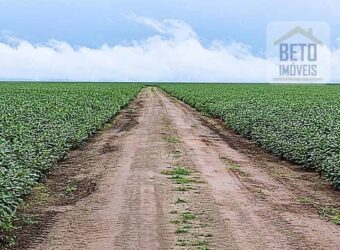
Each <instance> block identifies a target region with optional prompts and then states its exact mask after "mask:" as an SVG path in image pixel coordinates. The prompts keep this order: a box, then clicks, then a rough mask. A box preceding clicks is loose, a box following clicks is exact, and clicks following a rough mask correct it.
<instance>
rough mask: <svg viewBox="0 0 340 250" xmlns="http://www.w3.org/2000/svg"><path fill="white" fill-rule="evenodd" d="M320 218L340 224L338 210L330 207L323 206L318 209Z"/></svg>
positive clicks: (339, 211)
mask: <svg viewBox="0 0 340 250" xmlns="http://www.w3.org/2000/svg"><path fill="white" fill-rule="evenodd" d="M319 215H320V216H321V218H324V219H327V220H330V221H331V222H333V223H334V224H336V225H340V210H339V209H336V208H332V207H323V208H321V209H319Z"/></svg>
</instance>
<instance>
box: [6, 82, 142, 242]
mask: <svg viewBox="0 0 340 250" xmlns="http://www.w3.org/2000/svg"><path fill="white" fill-rule="evenodd" d="M141 88H142V85H138V84H74V83H67V84H47V83H45V84H43V83H39V84H32V83H26V84H24V83H17V84H16V83H12V84H0V95H1V99H0V242H1V234H2V233H3V232H8V231H11V230H12V229H13V226H12V221H13V217H14V215H15V211H16V208H17V207H18V206H19V204H20V203H21V201H22V197H23V195H26V194H28V193H29V192H30V191H31V189H32V187H33V186H34V185H35V184H36V183H37V181H38V180H39V179H40V178H41V176H42V175H44V174H46V173H47V172H48V171H49V170H50V169H51V167H53V165H54V164H55V163H56V162H57V161H58V160H60V159H62V158H63V157H64V156H65V155H66V154H67V152H68V151H69V150H70V149H72V148H75V147H77V146H79V145H81V143H82V142H84V140H86V139H87V138H88V137H89V136H91V135H93V134H94V133H95V132H96V131H97V130H98V129H101V128H103V127H104V126H105V123H107V122H108V121H110V120H111V119H112V118H113V117H114V116H115V115H116V114H117V112H118V111H119V110H120V109H121V108H122V107H123V106H125V105H127V104H128V103H129V102H130V101H131V100H132V99H133V98H134V96H135V95H136V94H137V93H138V92H139V91H140V89H141ZM106 127H107V126H106ZM74 191H75V190H74V188H72V187H71V188H67V189H66V190H65V192H66V193H72V192H74Z"/></svg>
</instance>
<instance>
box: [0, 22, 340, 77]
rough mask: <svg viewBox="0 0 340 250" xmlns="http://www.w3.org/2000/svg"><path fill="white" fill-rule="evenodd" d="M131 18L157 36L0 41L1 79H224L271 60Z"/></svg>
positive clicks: (175, 26) (252, 72)
mask: <svg viewBox="0 0 340 250" xmlns="http://www.w3.org/2000/svg"><path fill="white" fill-rule="evenodd" d="M130 18H132V19H133V20H135V21H137V22H140V23H143V24H145V25H148V26H149V27H151V28H153V29H154V30H155V31H156V32H158V35H155V36H152V37H149V38H147V39H145V40H142V41H134V42H132V43H131V44H130V45H119V44H118V45H114V46H108V45H103V46H102V47H101V48H98V49H92V48H87V47H80V48H73V47H72V46H70V45H69V44H68V43H66V42H61V41H56V40H51V41H49V42H48V43H47V44H31V43H29V42H27V41H24V40H17V39H14V40H12V41H11V42H0V55H1V58H0V79H3V80H9V79H33V80H73V81H219V82H232V81H234V82H259V81H265V79H266V68H267V66H268V62H267V61H266V60H265V59H264V58H261V57H258V56H254V55H253V54H252V53H251V52H250V47H249V45H246V44H242V43H232V44H224V43H221V42H218V41H214V42H212V43H211V45H210V46H208V47H206V46H203V45H202V43H200V41H199V39H198V37H197V35H196V33H195V32H194V31H193V29H192V28H191V27H190V26H189V25H187V24H186V23H184V22H183V21H180V20H173V19H168V20H164V21H158V20H155V19H149V18H145V17H138V16H132V17H131V16H130ZM13 41H14V42H13ZM333 59H335V60H337V64H339V61H340V60H339V59H340V51H339V50H338V51H336V52H334V53H333ZM337 77H339V76H337ZM338 79H339V78H338Z"/></svg>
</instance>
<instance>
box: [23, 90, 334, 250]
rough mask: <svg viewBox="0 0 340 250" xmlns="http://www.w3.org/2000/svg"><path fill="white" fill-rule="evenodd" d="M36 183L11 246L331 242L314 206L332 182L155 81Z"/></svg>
mask: <svg viewBox="0 0 340 250" xmlns="http://www.w3.org/2000/svg"><path fill="white" fill-rule="evenodd" d="M176 170H180V171H184V173H182V174H181V173H177V174H176V173H175V171H176ZM65 183H67V185H68V187H69V188H68V189H65V185H66V184H65ZM45 185H46V186H47V187H48V190H50V191H49V192H50V194H49V195H47V198H46V202H45V203H44V204H43V205H41V206H40V208H37V207H39V206H37V205H34V206H35V207H36V208H35V209H32V211H33V210H34V211H35V213H37V211H39V213H40V215H41V216H42V218H43V219H42V220H41V223H40V224H39V226H38V227H37V228H35V230H36V231H35V232H34V231H33V232H34V233H35V234H36V233H38V234H39V236H36V235H35V236H34V235H32V232H31V235H29V232H28V235H26V237H22V239H25V240H23V242H25V243H21V245H20V244H19V246H20V248H23V249H44V250H45V249H101V250H104V249H145V250H149V249H340V228H339V226H337V225H335V224H334V223H332V222H331V221H329V220H327V218H321V217H320V215H319V212H320V211H321V209H323V208H324V207H327V206H336V207H337V206H339V204H340V201H339V193H338V192H336V191H333V190H331V188H329V187H328V186H327V184H325V183H324V182H323V181H322V180H319V179H318V178H317V176H316V174H314V173H307V172H303V171H300V170H299V169H297V168H296V167H294V166H292V165H290V164H289V163H286V162H284V161H281V160H279V159H276V158H275V157H272V156H270V155H268V154H267V153H265V152H263V151H261V150H260V149H258V148H257V147H256V146H255V145H253V144H252V142H250V141H248V140H246V139H243V138H241V137H240V136H239V135H237V134H235V133H233V132H232V131H230V130H228V129H226V128H223V125H222V124H221V123H220V122H219V121H217V120H214V119H211V118H207V117H203V116H201V115H200V114H198V113H197V112H196V111H195V110H193V109H192V108H190V107H188V106H187V105H186V104H184V103H182V102H179V101H177V100H176V99H174V98H172V97H169V96H168V95H167V94H166V93H164V92H163V91H161V90H159V89H158V88H152V87H149V88H145V89H144V90H143V91H142V92H141V93H140V94H139V96H138V97H137V98H136V100H135V101H134V102H133V103H132V104H131V105H130V106H129V107H127V108H126V109H125V110H124V111H123V112H122V113H121V114H120V115H119V116H118V117H117V118H116V119H115V120H114V123H113V125H112V127H111V126H109V127H108V128H106V129H105V130H104V131H102V133H100V134H99V135H97V136H95V137H94V138H93V139H92V140H91V141H89V142H88V143H87V144H86V145H85V146H84V147H83V148H82V149H78V150H75V151H72V152H71V153H70V155H69V156H68V157H67V158H66V159H65V160H64V161H62V162H61V163H60V166H58V167H57V168H56V169H55V170H54V171H53V172H52V173H51V175H50V176H49V178H48V179H47V180H46V183H45ZM57 185H64V186H63V187H56V186H57ZM72 185H73V186H72ZM72 187H73V188H72ZM65 190H66V191H65ZM84 190H85V191H84ZM65 192H66V193H65ZM72 192H74V194H73V193H72ZM40 195H41V192H40ZM36 199H37V198H36V197H33V198H32V200H36ZM64 200H66V201H67V202H64ZM34 206H33V207H34ZM19 239H20V237H19ZM19 243H20V241H19Z"/></svg>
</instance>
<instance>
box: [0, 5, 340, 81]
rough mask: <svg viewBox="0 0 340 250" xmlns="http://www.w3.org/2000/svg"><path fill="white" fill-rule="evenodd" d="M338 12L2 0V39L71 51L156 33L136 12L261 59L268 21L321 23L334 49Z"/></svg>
mask: <svg viewBox="0 0 340 250" xmlns="http://www.w3.org/2000/svg"><path fill="white" fill-rule="evenodd" d="M339 13H340V1H337V0H313V1H310V0H309V1H307V0H295V1H287V0H256V1H254V0H242V1H240V0H224V1H222V0H209V1H201V0H167V1H163V0H157V1H156V0H144V1H136V0H101V1H98V0H97V1H94V0H0V41H2V43H3V44H8V43H9V42H8V40H9V38H15V39H19V40H22V41H25V42H28V43H30V44H31V45H32V46H38V45H41V44H47V43H49V41H51V40H56V41H60V42H65V43H67V44H68V45H69V46H71V47H72V48H74V49H77V48H79V47H86V48H88V49H97V48H101V47H102V46H103V45H104V44H106V45H108V46H117V45H120V46H124V45H126V46H128V45H129V44H130V45H131V44H133V43H134V42H141V41H145V40H146V39H149V38H150V37H153V36H156V35H159V32H158V31H157V30H155V29H154V28H153V27H150V25H145V23H144V22H140V21H136V18H131V17H135V16H137V17H143V18H149V19H151V20H158V21H160V22H162V21H163V20H166V19H172V20H178V21H181V22H183V23H184V24H185V25H187V26H189V27H191V29H192V30H193V31H194V32H195V34H196V36H197V40H198V41H199V42H200V43H201V45H202V46H203V47H204V46H210V45H211V43H213V42H216V41H218V42H220V43H223V44H229V45H230V44H235V43H236V44H237V43H241V44H244V45H247V49H248V50H249V51H250V52H251V53H252V55H254V56H260V57H261V56H263V55H264V51H265V41H266V26H267V24H268V23H269V22H271V21H296V20H299V21H325V22H327V23H328V24H329V25H330V28H331V43H332V48H333V49H334V50H335V49H337V48H338V47H340V46H339V38H340V18H339ZM0 60H1V59H0ZM2 75H6V74H2ZM36 75H37V76H38V75H39V74H36ZM0 77H1V72H0ZM3 78H4V77H3ZM5 78H6V77H5ZM27 78H31V77H30V76H28V77H27ZM38 78H39V77H38ZM51 78H56V76H53V77H51ZM66 78H67V77H66ZM157 79H159V78H157ZM188 79H189V80H190V77H189V78H188Z"/></svg>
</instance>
